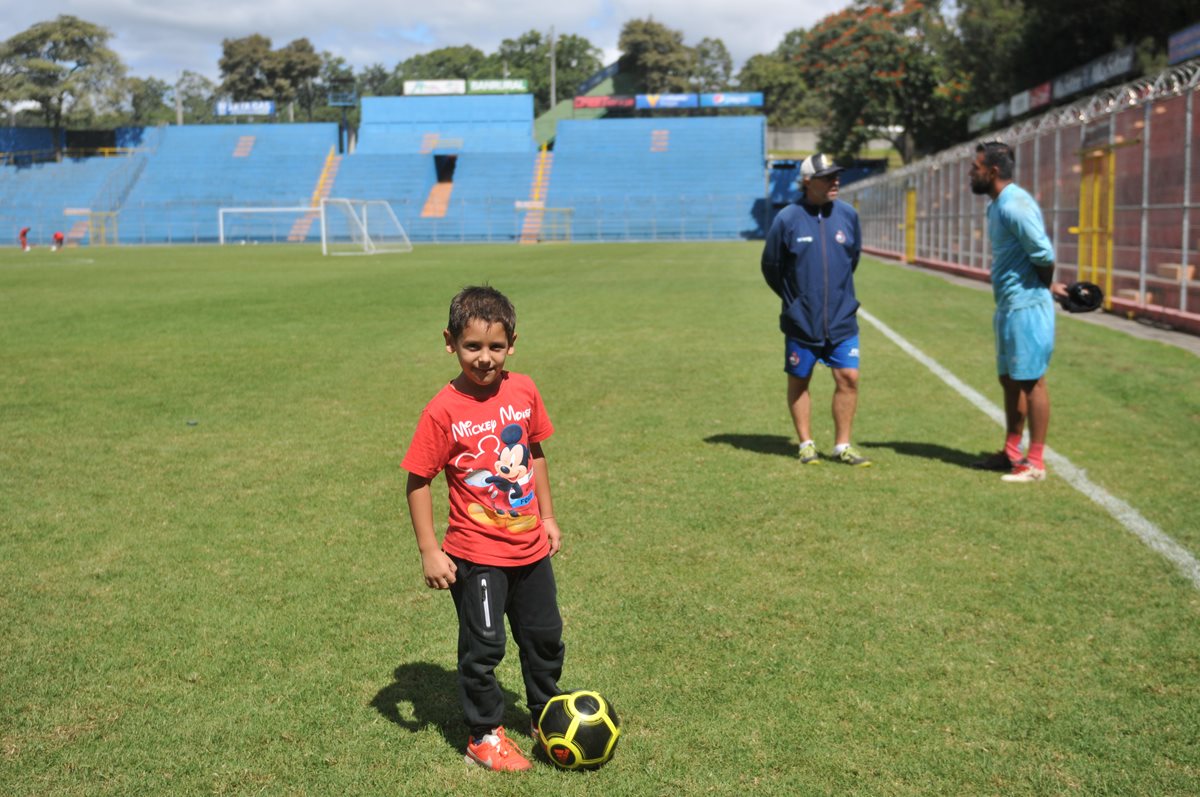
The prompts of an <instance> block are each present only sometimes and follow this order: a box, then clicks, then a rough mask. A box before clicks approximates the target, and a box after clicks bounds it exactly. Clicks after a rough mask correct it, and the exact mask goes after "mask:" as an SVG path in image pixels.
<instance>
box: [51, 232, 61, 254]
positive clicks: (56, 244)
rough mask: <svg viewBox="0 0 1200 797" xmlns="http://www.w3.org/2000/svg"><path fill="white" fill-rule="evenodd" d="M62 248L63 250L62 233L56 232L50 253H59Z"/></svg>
mask: <svg viewBox="0 0 1200 797" xmlns="http://www.w3.org/2000/svg"><path fill="white" fill-rule="evenodd" d="M62 248H63V234H62V233H61V232H58V231H55V233H54V245H53V246H51V247H50V251H51V252H57V251H58V250H59V249H62Z"/></svg>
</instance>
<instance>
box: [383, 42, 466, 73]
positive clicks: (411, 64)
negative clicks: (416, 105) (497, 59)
mask: <svg viewBox="0 0 1200 797" xmlns="http://www.w3.org/2000/svg"><path fill="white" fill-rule="evenodd" d="M485 60H486V56H485V55H484V54H483V51H482V50H479V49H477V48H475V47H472V46H471V45H469V44H464V45H462V46H461V47H442V48H440V49H437V50H431V51H430V52H427V53H420V54H418V55H414V56H412V57H411V58H408V59H406V60H404V61H401V62H400V63H399V64H397V65H396V71H395V77H396V79H398V80H466V79H467V78H470V77H473V76H474V75H475V72H476V70H477V69H478V68H479V66H480V65H481V64H483V62H484V61H485Z"/></svg>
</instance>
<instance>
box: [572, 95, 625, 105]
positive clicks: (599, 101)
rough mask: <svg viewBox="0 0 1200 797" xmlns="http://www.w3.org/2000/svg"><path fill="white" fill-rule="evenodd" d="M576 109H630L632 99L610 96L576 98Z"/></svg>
mask: <svg viewBox="0 0 1200 797" xmlns="http://www.w3.org/2000/svg"><path fill="white" fill-rule="evenodd" d="M575 107H576V108H632V107H634V101H633V97H626V96H623V95H620V94H611V95H606V96H603V97H576V98H575Z"/></svg>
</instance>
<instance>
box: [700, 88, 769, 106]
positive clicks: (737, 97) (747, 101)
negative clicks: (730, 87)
mask: <svg viewBox="0 0 1200 797" xmlns="http://www.w3.org/2000/svg"><path fill="white" fill-rule="evenodd" d="M762 104H763V95H762V92H761V91H740V92H733V91H728V92H725V93H724V94H701V95H700V107H701V108H761V107H762Z"/></svg>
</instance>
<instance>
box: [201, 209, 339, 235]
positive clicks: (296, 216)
mask: <svg viewBox="0 0 1200 797" xmlns="http://www.w3.org/2000/svg"><path fill="white" fill-rule="evenodd" d="M320 214H321V211H320V208H314V207H290V208H271V207H258V208H218V210H217V227H218V240H219V241H220V242H221V243H222V244H275V243H302V242H303V241H305V240H306V239H307V238H308V234H309V230H310V229H311V227H312V225H313V222H314V221H316V219H317V217H318V216H319V215H320Z"/></svg>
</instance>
